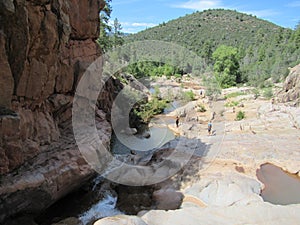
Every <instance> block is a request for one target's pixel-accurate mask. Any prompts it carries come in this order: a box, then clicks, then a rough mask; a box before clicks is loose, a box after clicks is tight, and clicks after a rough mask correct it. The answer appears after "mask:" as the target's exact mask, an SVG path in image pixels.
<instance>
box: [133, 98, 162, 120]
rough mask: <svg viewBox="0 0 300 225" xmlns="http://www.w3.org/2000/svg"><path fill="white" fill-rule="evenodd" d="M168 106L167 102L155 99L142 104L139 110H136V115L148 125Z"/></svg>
mask: <svg viewBox="0 0 300 225" xmlns="http://www.w3.org/2000/svg"><path fill="white" fill-rule="evenodd" d="M167 105H168V103H167V101H166V100H164V99H159V98H157V97H153V98H152V99H151V100H150V101H148V102H146V103H141V104H140V105H139V106H138V108H136V109H134V113H135V114H136V115H137V116H138V117H139V118H140V119H141V120H142V121H143V122H144V123H148V122H149V121H150V119H151V118H152V117H153V116H154V115H157V114H160V113H162V112H163V111H164V109H165V108H166V107H167Z"/></svg>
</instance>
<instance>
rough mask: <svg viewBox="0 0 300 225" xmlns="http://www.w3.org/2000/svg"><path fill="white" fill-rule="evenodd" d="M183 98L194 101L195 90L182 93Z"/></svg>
mask: <svg viewBox="0 0 300 225" xmlns="http://www.w3.org/2000/svg"><path fill="white" fill-rule="evenodd" d="M182 99H183V100H184V101H186V102H189V101H194V100H195V94H194V92H193V91H185V92H183V93H182Z"/></svg>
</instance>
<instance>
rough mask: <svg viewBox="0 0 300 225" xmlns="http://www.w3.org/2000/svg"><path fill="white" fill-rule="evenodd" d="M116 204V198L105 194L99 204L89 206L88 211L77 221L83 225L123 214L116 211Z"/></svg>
mask: <svg viewBox="0 0 300 225" xmlns="http://www.w3.org/2000/svg"><path fill="white" fill-rule="evenodd" d="M116 204H117V197H113V195H112V194H110V193H106V194H105V197H104V198H103V199H102V200H101V201H100V202H98V203H96V204H95V205H93V206H91V208H90V209H88V210H87V211H86V212H85V213H83V214H81V215H80V216H79V220H80V221H81V222H82V224H84V225H85V224H88V223H90V222H91V221H95V220H97V219H100V218H104V217H110V216H116V215H120V214H124V213H122V212H121V211H119V210H118V209H116Z"/></svg>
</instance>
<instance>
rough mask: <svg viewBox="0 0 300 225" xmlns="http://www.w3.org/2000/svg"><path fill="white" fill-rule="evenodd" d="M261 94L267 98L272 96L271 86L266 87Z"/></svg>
mask: <svg viewBox="0 0 300 225" xmlns="http://www.w3.org/2000/svg"><path fill="white" fill-rule="evenodd" d="M263 96H264V97H265V98H267V99H271V98H272V97H273V90H272V88H266V89H264V91H263Z"/></svg>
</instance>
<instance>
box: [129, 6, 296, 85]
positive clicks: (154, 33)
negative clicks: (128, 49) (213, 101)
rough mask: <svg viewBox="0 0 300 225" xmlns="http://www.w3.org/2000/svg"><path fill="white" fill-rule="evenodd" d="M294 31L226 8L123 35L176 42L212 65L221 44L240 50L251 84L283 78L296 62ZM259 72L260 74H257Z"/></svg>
mask: <svg viewBox="0 0 300 225" xmlns="http://www.w3.org/2000/svg"><path fill="white" fill-rule="evenodd" d="M294 35H295V31H294V30H292V29H289V28H284V27H281V26H279V25H276V24H274V23H272V22H269V21H266V20H263V19H259V18H257V17H256V16H252V15H248V14H245V13H241V12H237V11H234V10H228V9H210V10H205V11H202V12H195V13H192V14H188V15H186V16H183V17H179V18H177V19H173V20H170V21H169V22H167V23H165V22H163V23H162V24H159V25H158V26H156V27H152V28H148V29H146V30H143V31H140V32H138V33H136V34H131V35H129V36H127V37H125V41H126V42H132V41H140V40H161V41H167V42H175V43H177V44H179V45H182V46H183V47H186V48H188V49H189V50H191V51H194V52H195V53H197V54H198V55H200V56H202V57H203V58H204V59H205V61H206V63H207V67H208V68H209V67H210V68H212V65H213V62H212V53H213V52H214V51H215V50H216V49H217V47H218V46H220V45H228V46H233V47H236V48H237V49H238V50H239V56H240V65H241V70H242V72H243V73H244V75H245V76H246V77H247V80H249V81H250V83H252V84H255V83H261V82H262V81H265V80H267V79H269V78H270V77H271V78H272V79H273V80H274V81H279V80H283V79H284V78H285V77H286V76H287V74H288V70H287V68H288V67H291V66H295V65H296V64H297V63H299V60H300V57H299V55H300V54H299V53H300V51H299V47H297V46H296V44H295V43H294V42H293V37H294ZM257 73H259V75H258V74H257Z"/></svg>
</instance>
